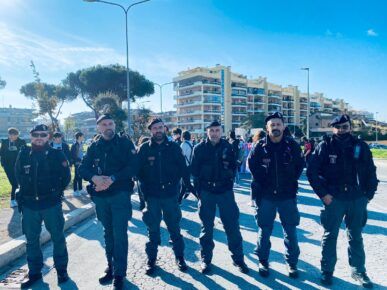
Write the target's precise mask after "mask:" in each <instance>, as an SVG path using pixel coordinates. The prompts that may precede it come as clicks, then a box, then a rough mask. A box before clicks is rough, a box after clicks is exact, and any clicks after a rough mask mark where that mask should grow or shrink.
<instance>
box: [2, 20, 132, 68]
mask: <svg viewBox="0 0 387 290" xmlns="http://www.w3.org/2000/svg"><path fill="white" fill-rule="evenodd" d="M31 60H33V61H34V62H35V64H36V65H37V67H38V68H39V69H42V70H45V71H61V70H69V69H70V70H71V69H73V68H78V67H80V66H89V65H94V64H108V63H124V60H125V57H124V55H121V54H119V53H118V52H116V51H115V50H114V49H112V48H108V47H100V46H91V45H87V46H84V45H83V44H82V45H79V44H78V43H71V44H68V43H62V42H60V41H56V40H52V39H49V38H46V37H42V36H39V35H36V34H34V33H31V32H29V31H25V30H20V29H10V28H9V27H8V26H7V25H6V24H4V23H1V22H0V65H3V66H6V67H26V66H27V65H28V64H29V63H30V61H31Z"/></svg>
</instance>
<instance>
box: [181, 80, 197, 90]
mask: <svg viewBox="0 0 387 290" xmlns="http://www.w3.org/2000/svg"><path fill="white" fill-rule="evenodd" d="M201 85H202V82H200V81H198V82H190V83H185V84H183V85H181V84H180V83H179V86H178V87H177V88H178V89H181V88H185V89H186V88H189V87H196V86H201Z"/></svg>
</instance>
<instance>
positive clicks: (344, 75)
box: [0, 0, 387, 120]
mask: <svg viewBox="0 0 387 290" xmlns="http://www.w3.org/2000/svg"><path fill="white" fill-rule="evenodd" d="M117 2H118V3H121V4H123V5H128V4H130V3H133V1H123V0H121V1H119V0H118V1H117ZM129 13H130V18H129V50H130V66H131V68H132V69H135V70H138V71H139V72H141V73H143V74H144V75H145V76H146V77H147V78H149V79H150V80H152V81H155V82H158V83H164V82H169V81H171V80H172V78H173V77H174V76H176V74H177V73H178V72H179V71H181V70H184V69H186V68H188V67H190V68H193V67H196V66H213V65H215V64H218V63H219V64H223V65H230V66H231V67H232V70H233V71H236V72H239V73H243V74H245V75H247V76H248V77H258V76H266V77H267V78H268V80H269V81H271V82H274V83H278V84H282V85H284V86H286V85H288V84H292V85H298V86H299V87H300V88H301V89H302V90H305V89H306V76H305V72H303V71H300V70H299V68H300V67H304V66H308V67H310V69H311V75H310V77H311V78H310V81H311V82H310V88H311V91H312V92H315V91H317V92H323V93H325V95H326V96H328V97H331V98H344V99H345V100H346V101H347V102H349V103H350V104H351V105H352V106H353V107H355V108H357V109H365V110H368V111H371V112H376V111H377V112H379V115H378V116H379V117H378V119H381V120H387V22H386V20H385V19H386V17H385V15H387V2H386V1H383V0H379V1H372V0H370V1H330V0H329V1H310V0H309V1H307V0H298V1H285V0H283V1H279V0H278V1H273V0H272V1H259V0H238V1H236V0H213V1H211V0H151V1H150V2H147V3H145V4H141V5H138V6H135V7H134V8H133V10H131V11H130V12H129ZM31 59H32V60H34V62H35V65H36V67H37V69H38V71H39V72H40V75H41V78H42V80H43V81H45V82H51V83H59V82H60V81H61V80H62V79H63V78H65V76H66V74H67V73H68V72H72V71H75V70H77V69H80V68H85V67H88V66H92V65H96V64H111V63H121V64H124V63H125V38H124V17H123V13H122V12H121V11H120V10H119V9H118V8H116V7H113V6H108V5H105V4H101V3H86V2H83V1H81V0H55V1H52V0H29V1H26V0H0V76H1V77H2V78H3V79H5V80H6V81H7V83H8V85H7V87H6V88H5V89H4V90H1V91H0V97H1V98H0V105H1V106H2V105H3V104H4V105H5V106H8V105H9V104H12V105H13V106H15V107H29V106H31V103H30V101H28V100H26V99H25V98H24V97H23V96H21V95H20V94H19V88H20V86H21V85H23V84H25V83H27V82H29V81H32V73H31V69H30V67H29V63H30V60H31ZM163 95H164V104H163V107H164V110H166V109H172V108H173V104H174V101H173V98H172V96H173V91H172V88H171V86H167V87H165V88H164V91H163ZM148 100H149V101H150V102H146V103H144V105H145V106H148V107H150V108H151V109H153V110H158V109H159V107H160V103H159V93H158V91H157V89H156V94H155V95H153V96H151V97H150V98H149V99H143V100H141V101H148ZM136 106H137V105H134V107H136ZM85 109H86V107H85V106H84V105H83V103H82V102H81V101H76V102H73V103H70V104H66V105H65V106H64V110H63V114H62V118H63V117H65V116H67V115H68V114H69V113H75V112H79V111H83V110H85Z"/></svg>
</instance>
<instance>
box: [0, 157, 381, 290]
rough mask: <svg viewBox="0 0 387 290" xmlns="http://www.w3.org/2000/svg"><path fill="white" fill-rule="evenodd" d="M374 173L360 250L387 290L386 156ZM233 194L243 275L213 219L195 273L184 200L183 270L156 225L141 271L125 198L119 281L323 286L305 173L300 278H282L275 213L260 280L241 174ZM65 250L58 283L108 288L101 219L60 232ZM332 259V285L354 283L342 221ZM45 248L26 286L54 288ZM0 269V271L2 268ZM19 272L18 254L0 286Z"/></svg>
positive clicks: (195, 232) (137, 225) (142, 233)
mask: <svg viewBox="0 0 387 290" xmlns="http://www.w3.org/2000/svg"><path fill="white" fill-rule="evenodd" d="M376 164H377V166H378V177H379V179H380V180H381V184H380V190H379V192H378V194H377V195H376V196H375V199H374V200H373V201H372V202H371V203H370V204H369V216H368V223H367V226H366V227H365V228H364V235H363V238H364V243H365V248H366V256H367V261H366V266H367V270H368V271H367V272H368V274H369V276H370V278H371V279H372V280H373V281H374V282H375V288H376V289H387V277H386V273H387V267H386V261H387V256H386V253H387V214H386V209H387V161H376ZM235 192H236V200H237V202H238V205H239V207H240V211H241V215H240V224H241V231H242V236H243V239H244V251H245V255H246V262H247V264H248V266H249V267H250V268H251V271H250V273H249V274H247V275H245V274H241V273H239V272H238V271H237V270H236V269H235V267H234V266H233V265H232V261H231V258H230V254H229V252H228V249H227V239H226V236H225V234H224V230H223V227H222V224H221V222H220V220H219V219H218V218H217V219H216V222H215V231H214V240H215V245H216V246H215V250H214V259H213V264H214V268H213V274H212V275H209V276H204V275H202V274H201V273H200V258H199V257H200V256H199V250H200V247H199V244H198V237H199V233H200V222H199V219H198V215H197V202H196V201H195V200H194V199H193V198H191V199H189V200H186V201H184V203H183V207H182V209H183V220H182V229H183V231H182V233H183V235H184V239H185V244H186V259H187V262H188V265H189V267H190V269H189V270H188V272H187V273H181V272H179V271H178V270H177V268H176V266H175V264H174V256H173V253H172V249H171V247H170V245H169V244H168V239H169V236H168V232H167V230H166V227H165V225H164V224H162V225H163V229H162V245H161V247H160V250H159V258H158V262H157V264H158V270H157V272H156V274H155V275H154V276H153V277H148V276H146V275H145V273H144V265H145V262H146V256H145V252H144V246H145V242H146V240H147V236H146V229H145V227H144V225H143V223H142V220H141V216H142V214H141V212H139V211H138V210H137V208H138V199H137V196H133V206H134V209H135V210H134V213H133V219H132V220H131V221H130V222H129V223H128V230H129V258H128V265H129V266H128V271H127V282H126V286H127V288H128V289H257V287H258V288H260V289H325V288H323V287H321V286H320V284H319V264H320V262H319V260H320V256H321V247H320V240H321V236H322V228H321V226H320V224H319V222H320V220H319V213H320V209H321V202H320V200H319V199H317V198H316V195H315V194H314V193H313V192H312V190H311V188H310V186H309V184H308V182H307V181H306V180H305V177H303V179H302V180H301V181H300V193H299V197H298V202H299V209H300V213H301V224H300V226H299V230H298V238H299V242H300V248H301V256H300V262H299V269H300V271H301V274H300V278H299V279H297V280H293V279H291V278H289V277H288V276H287V271H286V267H285V263H284V258H283V254H282V253H283V250H284V245H283V238H282V237H283V236H282V229H281V226H280V223H279V220H278V219H277V220H276V222H275V228H274V231H273V235H272V239H271V241H272V252H271V256H270V263H271V268H272V273H271V275H270V277H268V278H261V277H260V276H259V275H258V269H257V258H256V256H255V255H254V254H253V249H254V246H255V243H256V238H257V227H256V224H255V220H254V216H253V215H254V211H253V209H252V208H251V206H250V199H249V188H248V182H247V180H244V182H243V183H242V186H241V187H238V188H236V189H235ZM67 243H68V249H69V254H70V262H69V269H68V270H69V274H70V276H71V278H72V280H71V281H69V282H67V283H65V284H64V285H62V286H61V287H60V289H110V288H109V286H105V287H102V286H100V285H99V284H98V276H99V275H100V274H101V273H102V272H103V270H104V268H105V257H104V250H103V232H102V228H101V225H100V224H99V223H98V222H97V221H96V220H95V219H90V220H89V221H87V222H85V223H83V224H82V225H79V226H77V227H75V228H73V229H72V230H71V231H70V232H69V233H68V236H67ZM337 249H338V262H337V266H336V271H335V277H336V278H335V279H334V286H333V289H340V290H342V289H356V288H358V289H361V288H360V287H358V286H357V285H356V284H355V282H354V281H353V280H352V278H351V277H350V268H349V266H348V261H347V239H346V235H345V231H344V227H343V228H342V229H341V230H340V236H339V241H338V246H337ZM51 253H52V247H51V245H48V246H46V247H45V248H44V256H45V267H44V274H45V275H44V282H42V283H39V284H37V285H36V287H34V288H33V289H39V290H40V289H59V287H58V286H57V285H56V272H55V269H53V268H52V265H53V261H52V258H51ZM3 270H4V269H3ZM26 272H27V267H26V264H25V257H23V258H21V259H19V260H18V261H16V262H15V263H14V264H12V265H10V267H9V268H8V269H6V272H5V273H4V274H3V275H2V276H1V277H0V278H1V279H3V281H2V283H0V287H3V288H1V289H12V288H15V287H17V283H18V282H19V281H20V280H21V279H22V278H23V275H25V274H26Z"/></svg>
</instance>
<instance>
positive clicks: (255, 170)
mask: <svg viewBox="0 0 387 290" xmlns="http://www.w3.org/2000/svg"><path fill="white" fill-rule="evenodd" d="M265 123H266V130H267V134H268V135H267V136H266V137H265V138H263V139H261V140H259V141H258V143H257V144H256V146H255V147H254V150H253V151H252V153H251V155H250V156H249V159H248V162H249V168H250V171H251V174H252V175H253V183H254V186H252V188H253V195H254V196H253V197H254V199H255V203H256V216H255V217H256V220H257V225H258V228H259V234H258V242H257V248H256V250H255V252H256V254H257V255H258V258H259V274H260V275H261V276H263V277H266V276H268V275H269V254H270V247H271V244H270V236H271V233H272V230H273V223H274V219H275V217H276V213H277V212H278V213H279V217H280V220H281V224H282V228H283V231H284V243H285V247H286V252H285V259H286V262H287V268H288V272H289V276H290V277H292V278H297V277H298V270H297V262H298V257H299V255H300V249H299V247H298V241H297V232H296V227H297V226H298V224H299V222H300V214H299V212H298V209H297V200H296V194H297V189H298V179H299V177H300V175H301V173H302V170H303V168H304V159H303V157H302V153H301V148H300V146H299V145H298V144H297V142H296V141H294V139H293V138H292V137H285V136H284V135H283V132H284V129H285V125H284V120H283V116H282V114H281V113H278V112H276V113H274V114H272V115H269V116H268V117H267V118H266V119H265Z"/></svg>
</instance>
